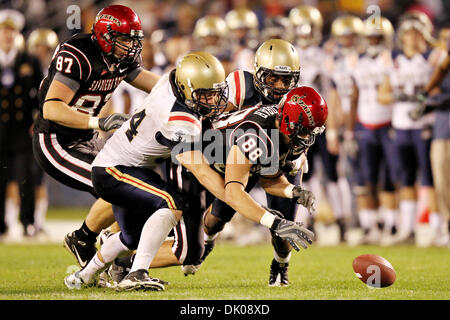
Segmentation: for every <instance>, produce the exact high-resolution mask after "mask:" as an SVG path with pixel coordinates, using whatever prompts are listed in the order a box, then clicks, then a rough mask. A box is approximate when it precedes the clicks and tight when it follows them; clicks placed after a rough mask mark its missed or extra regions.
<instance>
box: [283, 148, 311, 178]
mask: <svg viewBox="0 0 450 320" xmlns="http://www.w3.org/2000/svg"><path fill="white" fill-rule="evenodd" d="M286 164H287V165H288V166H290V167H291V171H289V174H290V175H291V176H295V175H297V173H298V172H299V171H302V172H303V173H307V172H308V170H309V166H308V159H307V158H306V154H305V153H304V152H303V153H302V154H301V155H300V157H298V158H297V159H295V160H293V161H289V160H287V161H286Z"/></svg>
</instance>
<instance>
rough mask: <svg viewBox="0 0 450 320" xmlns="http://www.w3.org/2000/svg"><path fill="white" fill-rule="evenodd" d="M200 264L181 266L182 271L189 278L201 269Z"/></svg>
mask: <svg viewBox="0 0 450 320" xmlns="http://www.w3.org/2000/svg"><path fill="white" fill-rule="evenodd" d="M200 266H201V265H200V264H187V265H182V266H181V271H183V274H184V275H185V276H188V275H190V274H195V273H196V272H197V271H198V269H199V268H200Z"/></svg>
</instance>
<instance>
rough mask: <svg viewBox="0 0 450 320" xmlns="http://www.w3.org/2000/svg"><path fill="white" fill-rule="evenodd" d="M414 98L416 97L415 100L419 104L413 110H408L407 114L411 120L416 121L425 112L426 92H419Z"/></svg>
mask: <svg viewBox="0 0 450 320" xmlns="http://www.w3.org/2000/svg"><path fill="white" fill-rule="evenodd" d="M415 98H416V102H419V104H418V105H417V107H415V108H414V109H413V110H411V111H409V112H408V116H409V118H410V119H411V120H414V121H417V120H419V119H420V118H421V117H422V116H423V114H424V113H425V109H426V104H425V102H426V100H427V94H426V92H420V93H418V94H417V95H416V97H415Z"/></svg>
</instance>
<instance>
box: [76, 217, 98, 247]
mask: <svg viewBox="0 0 450 320" xmlns="http://www.w3.org/2000/svg"><path fill="white" fill-rule="evenodd" d="M75 234H76V235H77V237H78V238H80V239H81V240H83V241H85V242H90V243H94V242H97V237H98V235H99V234H98V233H97V232H94V231H91V230H90V229H89V228H88V226H87V225H86V221H84V222H83V225H82V226H81V228H80V229H78V230H76V231H75Z"/></svg>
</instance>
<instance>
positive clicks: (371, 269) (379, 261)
mask: <svg viewBox="0 0 450 320" xmlns="http://www.w3.org/2000/svg"><path fill="white" fill-rule="evenodd" d="M353 270H354V271H355V274H356V276H357V277H358V278H359V280H361V281H362V282H364V283H365V284H366V285H368V286H370V287H374V288H384V287H389V286H390V285H392V284H393V283H394V282H395V278H396V274H395V270H394V267H393V266H392V265H391V264H390V263H389V261H387V260H386V259H385V258H383V257H380V256H377V255H374V254H363V255H360V256H358V257H356V258H355V259H354V260H353Z"/></svg>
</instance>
